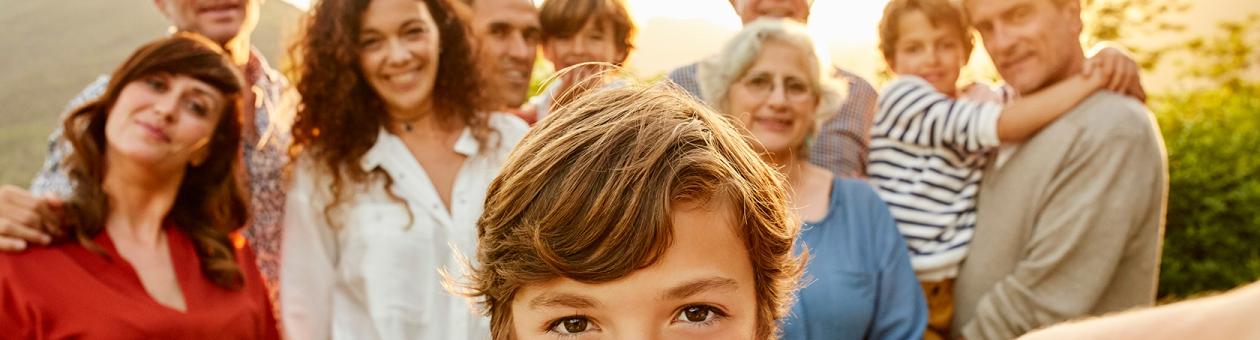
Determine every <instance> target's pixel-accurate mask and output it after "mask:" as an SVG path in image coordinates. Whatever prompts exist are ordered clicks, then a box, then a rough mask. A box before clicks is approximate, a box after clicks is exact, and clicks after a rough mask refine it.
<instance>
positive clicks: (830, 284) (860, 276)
mask: <svg viewBox="0 0 1260 340" xmlns="http://www.w3.org/2000/svg"><path fill="white" fill-rule="evenodd" d="M825 69H826V68H824V64H822V63H821V62H820V61H819V58H818V57H817V54H816V53H815V50H814V45H813V42H812V40H811V39H810V38H809V35H807V34H806V32H805V28H804V27H803V26H801V25H800V24H798V23H795V22H792V21H788V20H785V19H761V20H758V21H756V22H753V23H751V24H749V25H747V26H745V27H744V30H743V31H741V32H740V33H739V34H738V35H736V36H735V38H733V39H732V40H731V41H730V42H728V43H727V44H726V46H725V48H724V49H723V51H722V53H721V54H719V55H717V56H714V57H712V58H710V59H708V60H706V61H704V62H702V63H701V64H700V66H699V70H698V74H697V76H698V82H699V85H700V94H701V96H702V97H703V99H704V100H705V101H706V102H708V103H711V104H713V105H715V106H716V107H717V109H718V110H719V111H722V112H724V113H726V114H727V115H729V116H730V117H731V118H733V119H734V120H735V121H737V122H739V123H740V125H742V126H743V128H744V129H745V133H748V134H751V135H752V136H753V137H754V138H753V139H755V140H756V141H757V142H759V143H757V145H755V149H757V150H758V151H760V152H761V155H762V159H764V160H765V161H766V162H768V163H770V164H772V165H774V166H775V167H777V168H779V170H780V171H782V172H783V174H784V175H786V177H787V180H788V186H789V190H788V192H789V199H790V203H791V206H792V208H793V209H794V211H795V213H796V214H798V215H799V217H800V218H801V220H803V221H805V224H804V227H803V228H802V230H801V236H800V238H799V243H798V245H799V246H803V248H807V249H808V251H809V258H810V261H809V263H808V264H807V266H806V269H805V275H804V276H803V279H802V280H803V282H802V287H803V288H802V289H801V290H800V292H799V293H798V294H799V295H798V300H797V303H796V305H795V306H793V307H792V314H791V317H789V318H788V320H786V321H785V324H784V325H783V330H784V334H783V335H784V338H785V339H822V338H827V339H912V338H922V336H923V329H924V327H925V326H926V322H927V307H926V305H925V303H924V299H923V293H922V292H921V291H920V288H919V284H918V281H917V280H916V279H915V277H914V271H913V270H911V268H910V262H909V256H908V254H907V252H906V245H905V241H904V240H902V238H901V235H900V233H899V232H898V230H897V226H896V224H895V223H894V222H893V219H892V216H891V214H890V213H889V210H888V207H887V205H885V203H884V202H883V201H881V200H880V199H879V196H877V195H876V194H875V192H874V191H873V190H872V189H871V188H870V187H869V186H868V185H867V184H866V183H865V182H861V181H857V180H850V179H842V178H839V177H837V176H836V175H835V174H833V173H831V172H830V171H827V170H826V169H823V168H822V167H819V166H816V165H813V164H810V163H809V162H808V155H809V152H808V151H809V144H808V143H807V142H806V141H808V140H809V138H810V137H811V136H812V135H813V134H814V133H815V132H816V131H817V129H818V125H819V123H820V122H822V121H825V120H826V119H827V118H829V114H832V113H835V112H837V107H839V105H841V104H842V103H841V101H842V98H844V94H843V93H844V89H843V87H842V86H841V85H837V83H838V82H836V81H834V80H832V79H830V77H828V76H827V74H826V73H824V72H822V70H825Z"/></svg>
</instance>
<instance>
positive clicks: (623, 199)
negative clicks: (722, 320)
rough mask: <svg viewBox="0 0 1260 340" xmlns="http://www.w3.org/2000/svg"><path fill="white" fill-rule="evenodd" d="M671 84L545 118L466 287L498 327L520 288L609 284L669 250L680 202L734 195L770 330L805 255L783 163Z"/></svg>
mask: <svg viewBox="0 0 1260 340" xmlns="http://www.w3.org/2000/svg"><path fill="white" fill-rule="evenodd" d="M666 83H668V82H665V83H657V84H655V85H643V84H629V85H626V86H622V87H618V88H607V89H597V90H594V91H591V92H589V93H587V94H585V95H583V96H582V97H579V98H577V99H576V100H575V101H574V102H573V103H572V104H570V105H567V106H564V107H562V108H561V109H559V110H558V111H556V112H555V113H554V117H551V118H548V119H546V120H544V121H542V122H541V123H540V124H539V125H538V126H536V127H534V129H533V130H532V131H530V133H529V134H528V135H526V136H525V139H524V140H522V141H521V142H520V144H519V145H518V146H517V148H516V150H514V151H513V152H512V155H511V156H510V158H509V160H508V161H507V164H505V165H504V167H503V170H502V172H501V174H500V175H499V176H498V177H496V178H495V179H494V181H493V182H492V183H491V184H490V188H489V190H488V192H487V196H486V203H485V212H484V213H483V214H482V215H481V218H480V220H478V222H477V235H478V239H477V241H478V246H477V260H478V262H479V263H480V266H479V267H477V268H475V269H473V272H472V274H471V280H470V281H469V282H468V283H467V285H466V287H465V288H467V289H468V291H466V292H463V293H464V294H467V295H469V296H471V297H474V298H477V299H478V300H480V303H481V304H482V307H483V308H484V309H483V313H485V314H488V315H489V316H490V320H491V321H490V323H491V325H490V331H491V335H492V337H493V338H494V339H510V338H512V334H511V329H512V320H513V316H512V308H511V307H512V300H513V299H514V298H515V296H516V294H517V292H519V291H520V289H522V288H523V287H526V286H528V285H533V284H539V283H544V282H546V281H549V280H552V279H556V278H561V277H564V278H570V279H573V280H577V281H580V282H585V283H601V282H610V281H613V280H617V279H620V278H623V277H626V276H628V275H630V274H631V273H633V272H635V271H637V270H640V269H643V268H645V267H648V266H651V265H652V264H654V263H656V262H657V261H658V260H660V258H661V256H663V255H664V253H665V251H666V249H668V248H669V247H670V244H671V242H673V241H672V239H673V235H672V234H673V231H672V230H673V229H672V225H671V223H672V222H671V214H672V211H673V210H674V209H675V206H674V204H675V203H691V202H696V203H700V204H706V205H708V204H712V205H713V206H717V205H719V204H720V205H723V206H726V207H730V208H729V209H731V211H730V212H729V213H731V214H732V216H734V217H735V219H734V222H735V227H736V228H737V229H736V232H737V233H738V234H739V235H740V237H741V239H742V240H743V242H744V245H745V247H747V249H748V254H749V260H750V262H751V263H752V266H753V268H752V269H753V273H754V281H755V287H756V288H755V291H756V296H757V303H756V305H757V311H756V313H757V329H756V331H757V334H758V338H762V339H769V338H773V337H774V335H775V334H776V333H777V329H778V320H779V319H780V318H782V317H784V316H785V315H786V313H787V308H788V307H789V306H790V305H791V302H792V299H793V292H794V290H795V289H796V287H797V280H798V278H799V277H800V274H801V270H802V268H803V265H804V262H803V261H804V260H803V258H804V255H800V256H798V255H794V254H793V250H792V247H793V242H794V240H795V238H796V235H797V233H798V232H799V229H800V224H799V223H798V221H797V220H796V218H795V217H793V215H792V214H791V212H790V211H789V209H788V208H789V207H788V203H787V194H786V192H785V191H784V189H783V188H784V187H785V181H784V179H783V178H782V175H781V174H780V173H779V172H778V171H777V170H775V169H774V168H772V167H771V166H769V165H767V164H766V163H765V162H764V161H762V159H761V157H760V156H759V155H758V154H757V153H756V152H755V151H753V149H752V147H751V145H750V142H752V141H751V140H749V138H748V137H747V136H745V135H744V134H741V133H740V132H739V131H738V130H736V128H735V127H734V125H732V124H733V123H732V122H730V121H729V120H728V119H727V118H725V117H724V116H723V115H721V114H718V113H716V112H714V111H712V110H711V109H709V108H707V107H706V106H704V105H703V104H700V103H698V102H696V101H695V100H694V99H691V97H690V96H689V95H687V94H683V93H682V92H680V90H678V89H677V88H675V87H671V85H669V84H666Z"/></svg>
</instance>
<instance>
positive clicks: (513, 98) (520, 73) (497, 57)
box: [472, 0, 541, 108]
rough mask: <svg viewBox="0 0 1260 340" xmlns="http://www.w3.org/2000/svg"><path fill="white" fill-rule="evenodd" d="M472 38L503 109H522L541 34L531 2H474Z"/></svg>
mask: <svg viewBox="0 0 1260 340" xmlns="http://www.w3.org/2000/svg"><path fill="white" fill-rule="evenodd" d="M472 9H473V20H472V29H473V35H474V37H476V40H477V44H478V49H477V50H478V51H477V62H478V66H479V67H480V69H481V70H482V72H485V77H484V78H485V81H486V88H487V89H488V90H489V91H491V96H492V97H493V98H495V99H497V100H499V101H500V102H501V105H502V106H503V107H504V108H515V107H519V106H520V105H521V103H523V102H525V96H526V91H529V77H530V73H532V72H533V70H534V59H535V58H536V57H537V56H538V41H539V37H540V33H541V28H540V26H541V25H540V24H539V23H538V10H537V9H536V8H534V5H533V4H532V3H530V1H529V0H475V1H474V2H473V6H472Z"/></svg>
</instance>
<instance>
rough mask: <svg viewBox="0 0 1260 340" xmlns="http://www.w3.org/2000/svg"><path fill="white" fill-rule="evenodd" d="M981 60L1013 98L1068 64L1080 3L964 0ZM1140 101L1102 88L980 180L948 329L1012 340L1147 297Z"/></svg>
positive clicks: (1073, 70) (1001, 158) (1150, 208)
mask: <svg viewBox="0 0 1260 340" xmlns="http://www.w3.org/2000/svg"><path fill="white" fill-rule="evenodd" d="M963 7H964V10H965V11H966V14H967V16H968V17H969V20H970V21H971V25H972V26H974V27H975V28H976V30H977V31H979V32H980V35H981V37H982V38H983V40H984V46H985V49H986V50H988V52H989V55H990V56H991V57H992V58H993V64H994V65H995V66H997V69H998V72H999V73H1000V74H1001V75H1002V77H1003V78H1004V79H1005V80H1006V82H1007V83H1008V84H1010V85H1011V86H1012V87H1014V88H1015V89H1016V91H1018V92H1019V93H1023V94H1031V93H1036V92H1038V91H1040V90H1042V89H1045V88H1047V87H1048V86H1050V85H1052V84H1055V83H1057V82H1059V81H1062V80H1063V79H1066V78H1068V77H1069V76H1070V75H1074V74H1077V73H1080V72H1081V70H1082V68H1083V67H1084V64H1085V54H1084V51H1083V49H1082V47H1081V44H1080V40H1079V36H1080V34H1081V31H1082V26H1083V24H1082V22H1081V18H1080V14H1081V5H1080V1H1079V0H965V1H964V2H963ZM1167 159H1168V158H1167V153H1166V151H1165V150H1164V147H1163V141H1162V139H1161V137H1160V134H1159V128H1158V127H1157V126H1156V125H1155V121H1154V117H1153V116H1152V114H1151V113H1150V111H1148V110H1147V109H1146V108H1145V107H1144V106H1143V105H1142V103H1141V102H1139V101H1137V100H1135V99H1133V98H1130V97H1125V96H1123V95H1120V94H1117V93H1112V92H1107V91H1101V92H1099V93H1096V94H1094V95H1092V96H1091V97H1089V98H1087V99H1085V100H1084V101H1082V102H1081V103H1080V104H1078V105H1077V106H1076V107H1075V108H1074V109H1072V110H1071V111H1069V112H1067V113H1065V114H1064V115H1063V116H1061V117H1060V118H1059V119H1058V120H1056V121H1055V122H1053V123H1051V124H1050V125H1048V126H1046V127H1045V128H1043V129H1042V130H1041V131H1040V132H1038V133H1037V135H1036V136H1034V137H1032V138H1030V139H1028V140H1027V141H1026V142H1024V143H1023V144H1021V145H1019V146H1017V147H1003V149H1001V150H1000V151H999V154H998V155H997V159H996V161H994V162H990V163H989V166H988V168H987V169H986V170H985V173H986V176H985V180H984V181H983V182H982V183H981V185H980V194H979V203H978V207H977V209H978V215H977V226H976V231H975V236H974V238H973V239H972V243H971V253H970V254H969V255H968V257H967V259H966V261H965V262H963V264H962V267H961V269H960V270H961V271H960V273H959V276H958V281H957V284H956V286H955V295H956V300H955V301H956V312H957V313H956V314H955V318H954V325H953V327H952V331H953V333H954V334H953V335H954V337H959V336H963V337H965V338H967V339H1012V338H1015V337H1017V336H1019V335H1021V334H1024V333H1026V332H1029V331H1032V330H1034V329H1037V328H1040V327H1044V326H1048V325H1050V324H1054V323H1057V322H1060V321H1063V320H1068V319H1073V318H1077V317H1081V316H1087V315H1100V314H1104V313H1108V312H1113V311H1120V310H1125V309H1129V308H1133V307H1140V306H1149V305H1151V304H1152V303H1153V302H1154V301H1155V290H1156V286H1157V280H1158V273H1159V258H1160V249H1161V240H1162V238H1161V237H1162V234H1163V227H1164V214H1165V211H1166V205H1167V196H1168V160H1167Z"/></svg>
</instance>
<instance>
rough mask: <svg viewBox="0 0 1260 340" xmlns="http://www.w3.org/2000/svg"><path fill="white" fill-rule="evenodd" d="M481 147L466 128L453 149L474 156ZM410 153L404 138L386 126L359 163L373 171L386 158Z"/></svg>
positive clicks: (367, 169)
mask: <svg viewBox="0 0 1260 340" xmlns="http://www.w3.org/2000/svg"><path fill="white" fill-rule="evenodd" d="M480 148H481V143H479V142H477V138H474V137H473V135H472V130H470V129H468V128H464V131H463V132H460V134H459V139H457V140H455V147H454V148H453V149H454V150H455V152H456V153H459V154H461V155H464V156H465V157H468V158H473V157H476V156H477V151H478V150H480ZM409 153H410V151H407V146H406V145H405V144H403V142H402V139H400V138H398V136H395V135H394V134H392V133H389V131H386V130H385V128H381V129H380V131H377V133H376V144H373V145H372V148H371V149H368V151H367V153H365V154H363V158H362V159H361V160H360V162H359V165H360V166H362V167H363V171H372V169H375V168H376V167H379V166H381V165H382V164H383V163H384V162H385V161H386V160H389V159H394V158H396V157H397V156H398V155H400V154H401V155H408V154H409Z"/></svg>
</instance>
